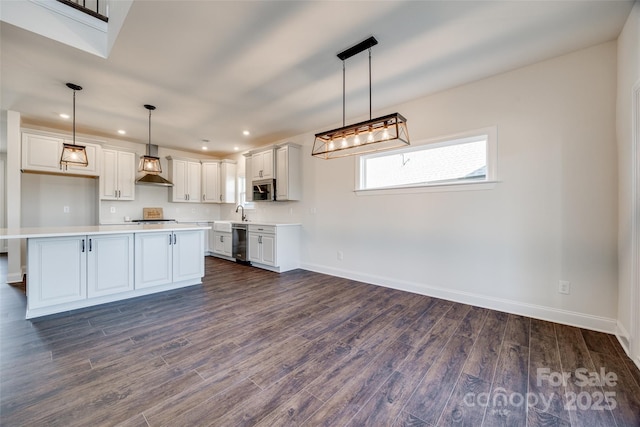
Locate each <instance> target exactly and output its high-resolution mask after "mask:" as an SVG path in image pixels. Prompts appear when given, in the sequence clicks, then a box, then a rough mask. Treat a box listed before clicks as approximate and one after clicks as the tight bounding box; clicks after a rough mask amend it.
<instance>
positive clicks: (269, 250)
mask: <svg viewBox="0 0 640 427" xmlns="http://www.w3.org/2000/svg"><path fill="white" fill-rule="evenodd" d="M249 261H251V262H257V263H258V264H265V265H271V266H274V267H275V266H277V265H278V264H277V258H276V228H275V227H272V226H262V225H256V226H253V225H250V226H249Z"/></svg>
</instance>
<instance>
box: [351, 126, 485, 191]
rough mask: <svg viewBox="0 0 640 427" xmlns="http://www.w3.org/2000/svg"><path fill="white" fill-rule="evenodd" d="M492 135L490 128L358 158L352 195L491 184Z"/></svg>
mask: <svg viewBox="0 0 640 427" xmlns="http://www.w3.org/2000/svg"><path fill="white" fill-rule="evenodd" d="M496 133H497V132H496V128H495V127H492V128H486V129H481V130H478V131H472V132H466V133H464V134H460V135H454V136H449V137H445V138H439V139H437V140H430V141H423V142H421V143H418V144H415V145H413V146H410V147H407V148H402V149H399V150H392V151H384V152H380V153H373V154H366V155H362V156H360V157H359V158H358V160H357V166H358V179H357V182H356V186H357V187H356V191H358V190H384V189H399V188H405V189H406V188H417V187H436V186H454V185H458V184H460V185H463V184H464V185H466V184H472V183H475V184H478V183H488V182H494V181H495V180H496V164H495V163H496V161H495V158H496Z"/></svg>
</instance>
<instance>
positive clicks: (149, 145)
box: [147, 109, 151, 156]
mask: <svg viewBox="0 0 640 427" xmlns="http://www.w3.org/2000/svg"><path fill="white" fill-rule="evenodd" d="M150 155H151V109H149V144H148V145H147V156H150Z"/></svg>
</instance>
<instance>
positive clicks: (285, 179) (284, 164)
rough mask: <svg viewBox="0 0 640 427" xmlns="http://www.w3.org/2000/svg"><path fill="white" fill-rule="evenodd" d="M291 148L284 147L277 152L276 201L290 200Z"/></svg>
mask: <svg viewBox="0 0 640 427" xmlns="http://www.w3.org/2000/svg"><path fill="white" fill-rule="evenodd" d="M288 154H289V148H288V147H282V148H278V150H277V151H276V177H277V178H276V199H277V200H288V199H289V193H288V187H289V185H288V183H289V159H288V157H289V156H288Z"/></svg>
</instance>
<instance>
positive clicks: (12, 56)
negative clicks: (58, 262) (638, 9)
mask: <svg viewBox="0 0 640 427" xmlns="http://www.w3.org/2000/svg"><path fill="white" fill-rule="evenodd" d="M632 5H633V1H581V0H573V1H293V2H289V1H257V2H253V1H184V0H183V1H152V0H145V1H141V0H136V1H134V3H133V5H132V6H131V8H130V10H129V14H128V15H127V17H126V20H125V22H124V25H123V27H122V29H121V30H120V33H119V36H118V38H117V40H116V42H115V44H114V46H113V48H112V50H111V53H110V55H109V57H108V58H106V59H105V58H101V57H98V56H95V55H92V54H90V53H87V52H84V51H81V50H78V49H75V48H72V47H70V46H67V45H65V44H62V43H58V42H56V41H53V40H50V39H47V38H44V37H42V36H39V35H36V34H34V33H31V32H28V31H26V30H22V29H20V28H17V27H14V26H13V25H10V24H7V23H4V22H3V23H1V24H0V49H1V53H2V60H1V65H0V66H1V69H0V71H1V81H0V84H1V105H0V106H1V108H2V109H3V110H7V109H8V110H14V111H19V112H20V113H21V114H22V118H23V120H24V121H25V122H28V123H35V124H41V125H45V126H51V127H61V128H63V129H70V126H71V125H70V123H69V122H68V121H67V122H62V121H61V119H60V118H59V117H58V115H59V113H61V112H67V113H71V106H72V92H71V90H70V89H68V88H67V87H66V86H65V83H66V82H73V83H76V84H79V85H81V86H83V87H84V90H83V91H81V92H79V93H78V95H77V107H76V118H77V126H78V131H79V132H83V131H84V132H88V133H93V134H97V135H103V136H109V137H112V138H123V139H127V140H130V141H134V142H141V143H146V142H147V140H148V111H147V110H145V109H144V108H143V104H153V105H155V106H156V107H157V109H156V110H155V111H154V112H153V114H152V137H151V138H152V143H154V144H158V145H160V146H164V147H172V148H178V149H182V150H187V151H200V150H201V148H202V146H203V145H206V146H207V147H208V152H209V153H211V154H215V155H223V156H224V155H228V154H230V153H233V152H234V147H238V149H239V150H241V151H244V150H247V149H250V148H252V147H255V146H260V145H265V144H268V143H271V142H275V141H278V140H281V139H284V138H287V137H291V136H293V135H298V134H301V133H304V132H311V131H321V130H326V129H327V128H332V127H335V126H339V125H341V123H342V63H341V61H340V60H339V59H338V58H337V57H336V54H337V53H338V52H340V51H342V50H344V49H346V48H348V47H350V46H352V45H354V44H356V43H358V42H360V41H362V40H364V39H365V38H367V37H369V36H371V35H373V36H375V37H376V38H377V40H378V42H379V44H378V45H377V46H375V47H373V48H372V71H373V80H372V85H373V99H372V102H373V110H374V115H375V114H376V113H378V114H380V115H381V114H386V113H392V112H395V110H394V105H396V104H399V103H402V102H406V101H409V100H412V99H415V98H419V97H422V96H425V95H428V94H430V93H434V92H437V91H441V90H444V89H447V88H451V87H454V86H458V85H461V84H464V83H468V82H471V81H474V80H478V79H481V78H484V77H487V76H490V75H494V74H497V73H501V72H505V71H508V70H511V69H514V68H518V67H522V66H524V65H527V64H531V63H534V62H538V61H540V60H544V59H547V58H551V57H554V56H558V55H561V54H564V53H567V52H570V51H574V50H577V49H581V48H585V47H588V46H592V45H595V44H598V43H601V42H605V41H610V40H615V39H616V38H617V36H618V34H619V33H620V31H621V29H622V27H623V25H624V23H625V21H626V19H627V17H628V15H629V13H630V11H631V7H632ZM346 71H347V80H346V116H347V123H350V122H353V121H355V119H358V118H362V117H363V116H366V115H368V108H369V98H368V94H369V92H368V71H367V54H366V53H362V54H359V55H356V56H354V57H352V58H350V59H348V60H347V61H346ZM400 113H402V111H400ZM407 119H408V122H409V126H411V121H412V120H419V119H420V118H418V117H407ZM118 129H124V130H126V131H127V134H126V136H124V137H122V136H118V135H117V134H116V131H117V130H118ZM245 129H246V130H249V131H250V132H251V134H250V135H249V136H243V135H242V131H243V130H245ZM203 140H208V141H209V142H207V143H203Z"/></svg>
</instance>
